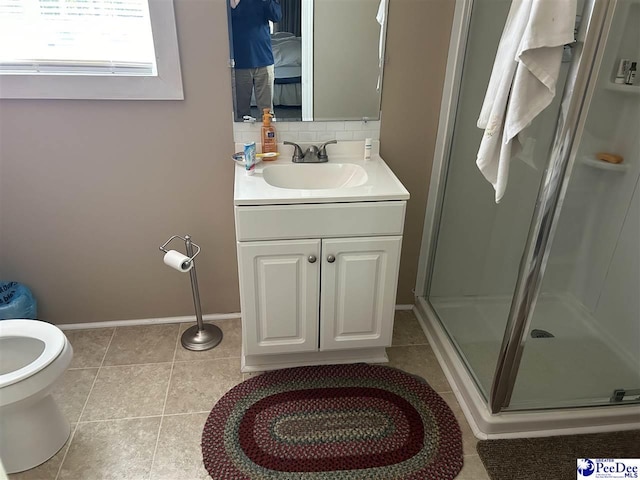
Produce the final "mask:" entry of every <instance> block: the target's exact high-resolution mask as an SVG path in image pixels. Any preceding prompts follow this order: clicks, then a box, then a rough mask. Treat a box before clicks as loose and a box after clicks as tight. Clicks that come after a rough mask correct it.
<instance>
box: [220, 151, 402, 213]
mask: <svg viewBox="0 0 640 480" xmlns="http://www.w3.org/2000/svg"><path fill="white" fill-rule="evenodd" d="M378 145H379V142H374V145H373V149H372V154H371V160H367V161H365V160H364V159H363V155H364V142H357V141H353V142H339V143H338V144H336V145H329V146H328V147H327V153H328V155H329V162H328V163H353V164H356V165H359V166H361V167H362V168H363V169H364V170H365V171H366V173H367V181H366V183H364V185H361V186H358V187H347V188H336V189H290V188H279V187H274V186H272V185H269V184H268V183H267V182H266V181H265V180H264V178H263V176H262V172H263V169H264V168H266V167H269V166H270V165H283V164H291V163H292V162H291V155H292V153H293V147H290V146H287V145H278V147H279V148H278V151H279V152H280V156H279V157H278V159H277V160H275V161H269V162H260V163H258V164H257V165H256V171H255V174H254V175H247V174H246V172H245V168H244V166H243V165H240V164H236V165H234V167H235V184H234V195H233V203H234V205H282V204H295V203H335V202H371V201H383V200H408V199H409V192H408V191H407V189H406V188H404V186H403V185H402V183H400V180H398V178H397V177H396V176H395V175H394V173H393V172H392V171H391V169H390V168H389V167H388V166H387V164H386V163H385V162H384V161H383V160H382V158H380V155H379V154H378ZM300 146H301V147H303V150H304V149H305V148H306V147H307V145H300ZM236 151H242V145H241V144H240V145H236ZM228 161H229V162H232V160H231V159H229V160H228ZM296 165H298V164H296ZM299 165H304V166H305V167H307V168H308V166H312V167H313V168H322V166H323V165H326V164H322V163H318V164H308V163H307V164H299Z"/></svg>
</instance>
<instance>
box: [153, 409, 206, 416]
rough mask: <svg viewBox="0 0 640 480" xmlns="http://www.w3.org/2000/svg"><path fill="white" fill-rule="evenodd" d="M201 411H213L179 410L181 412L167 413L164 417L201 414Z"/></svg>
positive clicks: (202, 411) (204, 411) (203, 411)
mask: <svg viewBox="0 0 640 480" xmlns="http://www.w3.org/2000/svg"><path fill="white" fill-rule="evenodd" d="M201 413H211V410H200V411H198V412H179V413H165V414H164V415H162V416H163V417H178V416H181V415H199V414H201Z"/></svg>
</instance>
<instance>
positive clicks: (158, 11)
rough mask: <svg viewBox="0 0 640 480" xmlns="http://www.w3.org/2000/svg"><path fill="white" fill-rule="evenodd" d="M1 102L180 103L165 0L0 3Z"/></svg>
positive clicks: (170, 19)
mask: <svg viewBox="0 0 640 480" xmlns="http://www.w3.org/2000/svg"><path fill="white" fill-rule="evenodd" d="M0 98H95V99H182V98H183V94H182V78H181V74H180V63H179V57H178V45H177V35H176V28H175V20H174V13H173V3H172V0H0Z"/></svg>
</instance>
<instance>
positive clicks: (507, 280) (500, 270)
mask: <svg viewBox="0 0 640 480" xmlns="http://www.w3.org/2000/svg"><path fill="white" fill-rule="evenodd" d="M510 5H511V0H474V2H473V9H472V12H471V20H470V28H469V33H468V40H467V45H466V52H465V58H464V63H463V71H462V79H461V85H460V94H459V96H458V105H457V111H456V118H455V128H454V134H453V138H452V142H451V146H450V155H449V161H448V170H447V174H446V179H445V185H444V196H443V202H442V210H441V217H440V222H439V231H438V238H437V243H436V246H435V253H434V256H433V260H432V265H433V269H432V273H431V277H430V280H429V282H428V285H427V293H426V297H427V298H428V300H429V302H430V304H431V306H432V307H433V309H434V311H435V313H436V314H437V316H438V318H439V320H440V322H441V324H442V325H443V327H444V329H445V330H446V332H447V334H448V335H449V337H450V338H451V340H452V343H453V344H454V345H455V346H456V348H457V349H458V352H459V354H460V356H461V358H462V359H463V360H464V361H465V362H466V364H467V366H468V368H469V371H470V372H471V373H472V376H473V377H474V378H475V380H476V383H477V385H478V387H479V390H480V391H481V392H482V393H483V395H484V396H485V398H486V399H488V398H489V392H490V389H491V384H492V381H493V376H494V372H495V370H496V363H497V359H498V354H499V353H500V348H501V344H502V339H503V336H504V331H505V328H506V324H507V318H508V316H509V308H510V305H511V300H512V297H513V292H514V286H515V284H516V280H517V276H518V269H519V264H520V259H521V257H522V252H523V250H524V246H525V243H526V240H527V234H528V231H529V225H530V223H531V217H532V213H533V210H534V206H535V202H536V197H537V194H538V188H539V185H540V180H541V178H542V174H543V171H544V168H545V166H546V164H547V161H548V153H549V149H550V146H551V142H552V140H553V134H554V132H555V124H556V118H557V115H558V112H559V103H560V95H558V96H557V98H556V100H555V101H554V103H553V104H552V105H551V106H550V107H549V108H547V110H545V111H544V112H543V113H542V114H541V116H539V117H538V119H536V121H535V122H534V124H533V125H532V126H531V127H530V129H529V135H530V136H531V137H532V142H531V145H532V148H531V151H530V155H529V156H528V157H522V158H515V159H514V160H513V161H512V164H511V169H510V174H509V185H508V188H507V191H506V194H505V196H504V198H503V199H502V201H501V202H500V204H496V203H495V201H494V192H493V187H492V186H491V185H490V184H489V183H488V182H487V181H486V180H485V179H484V177H483V176H482V174H481V173H480V171H479V170H478V168H477V167H476V164H475V159H476V154H477V150H478V146H479V144H480V139H481V137H482V134H483V131H482V130H480V129H479V128H477V126H476V122H477V119H478V114H479V112H480V109H481V106H482V102H483V100H484V94H485V91H486V88H487V84H488V82H489V77H490V75H491V69H492V66H493V60H494V57H495V53H496V50H497V47H498V43H499V41H500V36H501V34H502V29H503V26H504V23H505V21H506V18H507V14H508V12H509V8H510ZM567 65H568V64H563V69H562V76H561V79H560V82H559V85H558V87H557V90H558V92H562V89H563V85H564V81H565V79H566V73H567Z"/></svg>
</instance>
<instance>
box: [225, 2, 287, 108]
mask: <svg viewBox="0 0 640 480" xmlns="http://www.w3.org/2000/svg"><path fill="white" fill-rule="evenodd" d="M229 2H230V5H231V30H232V36H233V56H234V61H235V90H236V117H237V118H238V119H242V117H243V116H245V115H251V93H252V92H253V91H254V89H255V97H256V104H257V106H258V112H260V114H261V113H262V109H263V108H268V109H269V110H273V104H272V102H273V83H274V78H275V75H274V66H273V63H274V61H273V51H272V50H271V32H270V30H269V21H272V22H274V23H278V22H279V21H280V20H281V19H282V9H281V7H280V0H229Z"/></svg>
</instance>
